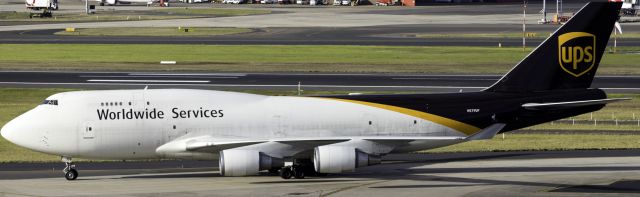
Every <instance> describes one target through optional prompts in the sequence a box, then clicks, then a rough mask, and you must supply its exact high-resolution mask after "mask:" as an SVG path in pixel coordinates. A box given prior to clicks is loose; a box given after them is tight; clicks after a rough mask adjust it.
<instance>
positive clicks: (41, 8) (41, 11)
mask: <svg viewBox="0 0 640 197" xmlns="http://www.w3.org/2000/svg"><path fill="white" fill-rule="evenodd" d="M25 5H26V6H27V9H28V10H30V12H29V17H33V16H40V17H51V16H52V13H51V12H52V11H53V10H58V0H25Z"/></svg>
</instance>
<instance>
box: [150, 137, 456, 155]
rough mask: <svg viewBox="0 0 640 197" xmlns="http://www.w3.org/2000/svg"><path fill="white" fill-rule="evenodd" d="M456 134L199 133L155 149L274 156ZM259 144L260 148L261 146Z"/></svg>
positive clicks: (164, 151) (157, 151)
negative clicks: (249, 150) (246, 150)
mask: <svg viewBox="0 0 640 197" xmlns="http://www.w3.org/2000/svg"><path fill="white" fill-rule="evenodd" d="M465 139H466V138H465V137H458V136H353V137H348V136H347V137H304V138H278V139H255V140H248V139H236V138H226V139H225V138H219V137H213V136H199V137H190V138H183V139H176V140H174V141H171V142H168V143H166V144H164V145H162V146H160V147H158V148H157V149H156V153H158V154H175V153H185V152H208V153H217V152H219V151H222V150H226V149H232V148H239V147H244V146H252V145H255V146H257V147H256V148H257V149H259V150H261V152H262V151H263V150H262V149H264V152H268V153H274V155H292V154H295V153H299V152H302V151H305V150H312V149H313V148H315V147H317V146H322V145H328V144H335V143H341V142H349V141H352V142H354V143H362V142H372V143H378V144H380V145H384V146H391V147H395V146H402V145H405V144H407V143H409V142H412V141H451V140H465ZM260 146H262V147H260Z"/></svg>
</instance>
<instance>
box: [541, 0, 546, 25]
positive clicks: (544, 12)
mask: <svg viewBox="0 0 640 197" xmlns="http://www.w3.org/2000/svg"><path fill="white" fill-rule="evenodd" d="M541 22H542V23H543V24H544V23H547V0H542V20H541Z"/></svg>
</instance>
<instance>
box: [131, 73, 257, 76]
mask: <svg viewBox="0 0 640 197" xmlns="http://www.w3.org/2000/svg"><path fill="white" fill-rule="evenodd" d="M129 75H131V76H226V77H244V76H247V74H241V73H238V74H234V73H129Z"/></svg>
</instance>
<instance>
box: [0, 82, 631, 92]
mask: <svg viewBox="0 0 640 197" xmlns="http://www.w3.org/2000/svg"><path fill="white" fill-rule="evenodd" d="M0 84H10V85H117V86H134V85H135V86H139V85H142V84H139V83H48V82H0ZM153 85H155V86H201V87H298V85H297V84H291V85H288V84H286V85H282V84H274V85H251V84H162V83H159V84H153ZM302 87H307V88H310V87H311V88H424V89H483V88H486V87H454V86H360V85H302ZM638 89H639V90H640V88H638Z"/></svg>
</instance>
